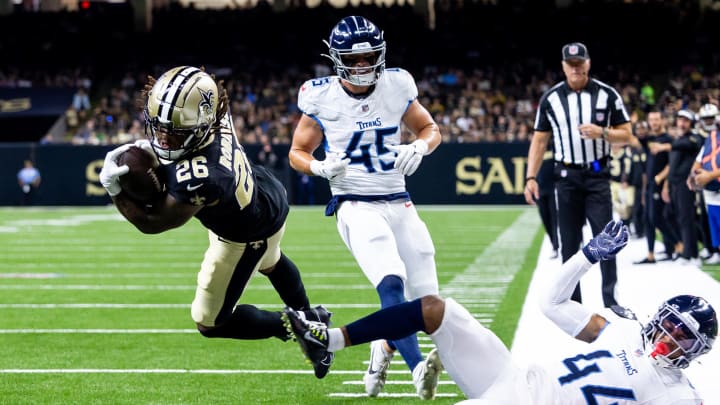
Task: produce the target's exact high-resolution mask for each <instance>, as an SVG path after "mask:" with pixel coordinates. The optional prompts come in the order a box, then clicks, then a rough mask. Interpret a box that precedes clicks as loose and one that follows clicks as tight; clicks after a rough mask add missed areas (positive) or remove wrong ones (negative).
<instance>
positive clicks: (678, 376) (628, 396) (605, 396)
mask: <svg viewBox="0 0 720 405" xmlns="http://www.w3.org/2000/svg"><path fill="white" fill-rule="evenodd" d="M607 312H608V313H605V312H603V314H602V315H603V316H604V317H605V318H606V319H607V320H608V322H609V323H608V325H607V326H606V327H605V329H604V330H603V331H602V333H601V334H600V336H599V337H598V338H597V339H596V340H595V341H594V342H592V343H590V344H587V345H583V346H585V350H581V351H577V350H576V349H577V348H578V346H575V345H573V346H572V347H573V349H575V350H574V351H572V352H564V353H563V354H562V355H560V358H558V359H557V361H555V362H550V363H547V364H543V365H542V367H540V366H533V367H530V369H529V370H528V381H530V384H531V391H532V397H533V398H535V399H537V400H538V401H539V402H538V404H540V403H542V404H548V405H550V404H553V405H566V404H567V405H569V404H573V405H575V404H583V405H585V404H589V405H592V404H608V405H609V404H617V405H626V404H653V405H661V404H702V401H701V400H700V397H699V396H698V394H697V393H696V391H695V389H694V388H693V386H692V385H691V384H690V382H689V381H688V379H687V377H686V376H685V374H683V372H682V371H681V370H679V369H665V368H662V367H660V366H657V365H655V364H654V362H653V361H652V360H651V359H650V358H649V357H648V355H649V353H648V352H647V350H651V349H646V348H645V347H644V345H643V338H642V334H641V329H642V326H641V325H640V323H639V322H637V321H635V320H630V319H625V318H621V317H619V316H617V315H615V314H614V313H611V312H610V311H607ZM580 347H582V346H580Z"/></svg>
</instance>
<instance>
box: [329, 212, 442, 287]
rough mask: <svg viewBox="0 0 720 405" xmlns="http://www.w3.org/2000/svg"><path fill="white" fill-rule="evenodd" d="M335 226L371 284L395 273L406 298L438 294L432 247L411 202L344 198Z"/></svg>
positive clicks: (422, 223)
mask: <svg viewBox="0 0 720 405" xmlns="http://www.w3.org/2000/svg"><path fill="white" fill-rule="evenodd" d="M337 228H338V232H339V233H340V237H341V238H342V240H343V242H345V245H346V246H347V247H348V249H350V252H352V254H353V256H354V257H355V260H357V262H358V264H359V265H360V268H361V269H362V271H363V273H365V276H366V277H367V278H368V280H370V283H372V285H373V287H377V286H378V284H380V282H381V281H382V279H383V278H385V276H388V275H396V276H398V277H400V278H401V279H402V280H403V281H404V282H405V296H406V298H407V299H408V300H413V299H415V298H419V297H422V296H424V295H429V294H437V293H438V281H437V273H436V270H435V248H434V246H433V242H432V239H431V238H430V232H428V229H427V226H425V223H424V222H423V221H422V220H421V219H420V217H419V216H418V214H417V211H416V210H415V205H414V204H413V203H412V202H410V201H404V200H395V201H374V202H364V201H346V202H344V203H342V204H341V205H340V208H339V209H338V210H337Z"/></svg>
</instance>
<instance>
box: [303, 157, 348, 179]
mask: <svg viewBox="0 0 720 405" xmlns="http://www.w3.org/2000/svg"><path fill="white" fill-rule="evenodd" d="M349 164H350V158H347V157H346V158H343V159H339V158H334V157H329V156H328V157H327V158H326V159H325V160H313V161H311V162H310V171H311V172H312V173H313V174H314V175H316V176H322V177H325V178H326V179H328V180H342V179H343V178H344V177H345V172H346V171H347V168H348V165H349Z"/></svg>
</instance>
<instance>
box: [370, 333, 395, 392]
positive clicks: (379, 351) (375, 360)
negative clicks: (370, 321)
mask: <svg viewBox="0 0 720 405" xmlns="http://www.w3.org/2000/svg"><path fill="white" fill-rule="evenodd" d="M393 355H394V353H393V352H389V353H388V352H387V351H385V341H384V340H374V341H373V342H372V343H370V365H369V366H368V369H367V371H366V372H365V375H364V376H363V381H364V382H365V392H366V393H367V394H368V396H371V397H376V396H378V394H380V391H382V389H383V387H384V386H385V380H386V379H387V370H388V368H389V367H390V360H392V358H393Z"/></svg>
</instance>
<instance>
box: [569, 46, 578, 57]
mask: <svg viewBox="0 0 720 405" xmlns="http://www.w3.org/2000/svg"><path fill="white" fill-rule="evenodd" d="M568 53H569V54H570V55H577V53H578V47H577V45H570V47H569V48H568Z"/></svg>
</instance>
